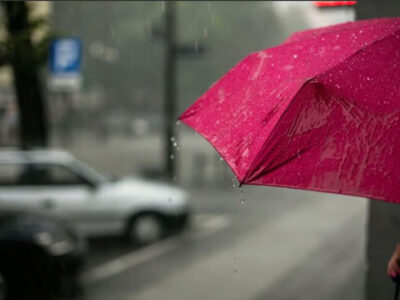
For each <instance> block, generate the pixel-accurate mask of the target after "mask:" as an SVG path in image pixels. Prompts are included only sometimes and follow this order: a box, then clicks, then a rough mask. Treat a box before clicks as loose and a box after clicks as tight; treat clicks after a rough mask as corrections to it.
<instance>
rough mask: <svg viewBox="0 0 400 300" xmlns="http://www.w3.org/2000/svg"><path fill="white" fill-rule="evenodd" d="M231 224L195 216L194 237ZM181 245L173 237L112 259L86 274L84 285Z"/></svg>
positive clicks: (224, 219)
mask: <svg viewBox="0 0 400 300" xmlns="http://www.w3.org/2000/svg"><path fill="white" fill-rule="evenodd" d="M230 224H231V219H230V218H229V217H228V216H225V215H214V216H212V215H207V217H203V216H201V215H199V217H196V216H195V217H194V220H193V231H194V232H193V233H194V237H195V238H204V237H206V236H209V235H211V234H214V233H216V232H218V231H220V230H222V229H224V228H226V227H228V226H229V225H230ZM180 244H181V238H180V237H179V236H178V237H171V238H169V239H166V240H163V241H160V242H158V243H155V244H153V245H150V246H148V247H145V248H143V249H140V250H138V251H133V252H131V253H128V254H125V255H123V256H120V257H118V258H115V259H112V260H111V261H108V262H106V263H104V264H102V265H100V266H97V267H95V268H93V269H91V270H88V271H87V272H85V273H84V274H83V275H82V282H83V284H93V283H95V282H98V281H100V280H104V279H107V278H109V277H112V276H114V275H116V274H119V273H121V272H124V271H126V270H128V269H130V268H133V267H135V266H137V265H139V264H143V263H145V262H148V261H150V260H152V259H154V258H156V257H157V256H160V255H162V254H164V253H166V252H169V251H171V250H173V249H175V248H177V247H178V246H179V245H180Z"/></svg>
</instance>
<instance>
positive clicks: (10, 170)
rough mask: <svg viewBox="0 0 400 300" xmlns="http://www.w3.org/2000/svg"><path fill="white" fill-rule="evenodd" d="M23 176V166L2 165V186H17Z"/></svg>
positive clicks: (0, 180)
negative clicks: (21, 175) (20, 176)
mask: <svg viewBox="0 0 400 300" xmlns="http://www.w3.org/2000/svg"><path fill="white" fill-rule="evenodd" d="M20 174H21V165H17V164H13V165H11V164H0V186H2V185H16V184H18V181H19V175H20Z"/></svg>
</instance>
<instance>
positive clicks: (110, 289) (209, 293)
mask: <svg viewBox="0 0 400 300" xmlns="http://www.w3.org/2000/svg"><path fill="white" fill-rule="evenodd" d="M191 194H192V206H193V211H194V217H193V222H192V228H191V229H190V230H189V231H188V232H187V233H185V234H183V235H181V236H176V237H171V238H169V239H166V240H163V241H161V242H159V243H156V244H154V245H150V246H147V247H145V248H141V249H136V250H135V249H129V247H128V246H126V245H123V244H121V243H120V242H119V241H108V240H103V241H101V240H99V241H93V242H92V243H91V250H90V253H89V258H88V263H87V267H86V269H85V272H84V274H83V278H82V281H83V284H84V295H83V296H82V299H88V300H91V299H96V300H102V299H105V300H106V299H107V300H108V299H124V300H125V299H126V300H128V299H135V300H153V299H154V300H155V299H157V300H158V299H177V300H178V299H185V300H186V299H191V300H192V299H218V300H219V299H221V300H223V299H248V300H261V299H274V300H275V299H282V300H283V299H341V300H343V299H351V300H357V299H363V278H364V272H365V269H366V268H365V253H364V243H365V241H364V239H365V234H364V230H365V222H366V211H367V209H366V208H367V202H366V200H364V199H361V198H354V197H343V196H342V197H340V196H336V195H329V194H320V193H312V192H303V191H295V190H288V189H277V188H269V187H246V188H245V190H244V192H243V193H241V192H240V191H239V190H237V189H235V188H226V189H225V190H221V189H218V190H217V189H211V190H210V189H204V190H202V189H196V190H192V191H191Z"/></svg>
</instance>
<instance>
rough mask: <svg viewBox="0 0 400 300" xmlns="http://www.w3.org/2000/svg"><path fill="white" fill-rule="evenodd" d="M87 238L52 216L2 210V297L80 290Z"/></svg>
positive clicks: (41, 296) (34, 296) (1, 299)
mask: <svg viewBox="0 0 400 300" xmlns="http://www.w3.org/2000/svg"><path fill="white" fill-rule="evenodd" d="M86 249H87V246H86V241H85V239H84V238H83V237H81V236H79V235H78V234H77V233H76V232H75V231H74V230H72V229H71V228H69V227H68V225H66V224H64V223H62V222H60V221H56V220H53V219H50V218H49V217H46V216H42V215H36V214H31V213H29V214H28V213H24V212H14V211H0V300H4V299H49V298H52V297H53V296H68V295H73V294H76V293H78V292H79V290H80V288H79V280H78V277H79V273H80V270H81V268H82V265H83V261H84V256H85V253H86Z"/></svg>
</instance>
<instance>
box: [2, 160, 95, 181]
mask: <svg viewBox="0 0 400 300" xmlns="http://www.w3.org/2000/svg"><path fill="white" fill-rule="evenodd" d="M87 184H88V182H87V181H86V180H85V179H83V178H82V177H80V176H78V175H77V174H75V173H74V172H72V171H71V170H69V169H68V168H66V167H64V166H61V165H52V164H3V165H0V185H3V186H9V185H19V186H27V185H28V186H29V185H50V186H54V185H87Z"/></svg>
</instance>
